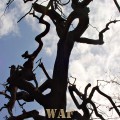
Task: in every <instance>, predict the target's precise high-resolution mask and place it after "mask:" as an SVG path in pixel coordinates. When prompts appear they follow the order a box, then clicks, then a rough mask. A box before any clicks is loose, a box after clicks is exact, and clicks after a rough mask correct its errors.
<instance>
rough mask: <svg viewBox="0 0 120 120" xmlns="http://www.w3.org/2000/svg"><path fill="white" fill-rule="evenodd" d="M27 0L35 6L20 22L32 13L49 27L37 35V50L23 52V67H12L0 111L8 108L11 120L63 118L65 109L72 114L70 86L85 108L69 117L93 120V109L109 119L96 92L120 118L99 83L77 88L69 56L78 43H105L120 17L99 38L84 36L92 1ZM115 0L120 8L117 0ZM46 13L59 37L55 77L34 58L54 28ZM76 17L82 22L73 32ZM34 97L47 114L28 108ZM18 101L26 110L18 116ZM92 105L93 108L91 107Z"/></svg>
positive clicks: (80, 107)
mask: <svg viewBox="0 0 120 120" xmlns="http://www.w3.org/2000/svg"><path fill="white" fill-rule="evenodd" d="M13 1H14V0H8V3H7V7H9V6H10V5H11V3H13ZM23 2H24V3H26V4H27V3H28V2H31V8H30V10H29V11H28V12H27V13H26V14H25V15H24V16H23V17H22V18H20V20H19V21H18V22H20V21H21V20H22V19H23V18H24V17H25V16H26V15H30V16H31V17H34V18H36V19H37V20H38V21H39V24H43V25H45V27H46V28H45V30H44V31H43V32H40V34H39V35H37V36H36V37H35V41H36V42H37V43H38V47H37V48H36V49H35V50H34V51H33V53H32V54H29V53H28V51H26V52H25V53H24V54H23V55H22V57H23V58H24V59H27V60H26V62H25V63H24V64H23V66H18V67H16V66H14V65H12V66H11V67H10V77H9V78H8V79H7V84H6V87H5V90H4V91H1V92H0V94H1V95H3V96H5V97H6V98H7V99H8V103H7V104H5V105H4V106H3V107H1V109H0V111H1V110H2V109H4V108H7V109H8V112H9V114H10V117H9V118H8V120H23V119H27V118H33V119H34V120H53V119H55V120H57V119H58V118H59V117H60V120H61V119H62V117H63V116H62V114H63V113H62V112H60V111H61V110H63V111H65V112H64V116H66V115H70V113H69V112H67V111H66V105H67V99H66V91H67V88H68V89H69V93H70V95H71V97H72V100H73V102H74V103H75V105H76V107H77V109H79V110H82V112H83V114H81V113H79V112H78V111H71V113H72V114H71V116H70V119H69V120H73V119H76V120H90V119H92V114H93V112H94V113H95V116H96V117H97V118H99V119H101V120H105V118H104V115H102V114H101V113H100V112H99V110H98V106H96V103H95V102H94V101H93V100H92V98H93V96H94V93H95V91H97V92H98V93H99V94H100V95H101V96H102V97H105V98H106V99H107V100H108V101H109V102H110V103H111V105H112V107H111V109H114V110H115V111H116V113H117V114H118V116H119V117H120V111H119V109H118V106H116V104H115V103H114V102H113V100H112V98H111V97H110V96H108V95H107V94H105V93H103V92H102V91H101V90H100V89H99V86H96V87H93V88H92V90H91V92H90V94H89V95H88V89H89V87H90V86H91V85H90V84H88V85H87V86H86V87H85V89H84V93H82V92H81V91H79V90H78V89H77V88H76V85H75V82H74V83H73V84H71V83H70V82H69V81H68V68H69V58H70V55H71V51H72V49H73V46H74V44H75V42H76V43H86V44H91V45H102V44H104V34H105V32H106V31H107V30H109V25H110V24H112V23H116V22H119V21H120V20H114V21H110V22H108V23H107V24H106V26H105V28H104V29H102V30H101V31H100V32H99V34H98V38H97V39H92V38H86V37H82V35H83V33H84V32H85V31H86V30H87V28H88V27H89V12H90V9H89V7H88V5H89V4H90V3H92V0H81V1H79V0H68V1H65V3H63V1H62V0H49V1H47V2H48V4H47V5H46V6H43V5H42V3H41V4H40V2H41V1H40V0H35V1H34V0H23ZM43 2H46V1H43ZM114 3H115V5H116V7H117V9H118V10H119V11H120V7H119V4H118V2H117V0H114ZM68 4H70V5H71V8H72V9H73V10H72V12H70V13H69V15H68V17H65V13H64V12H63V9H62V8H64V6H66V5H68ZM7 7H6V8H7ZM45 16H48V17H49V18H50V19H51V21H52V22H53V24H54V26H55V28H56V33H57V35H58V37H59V41H58V43H57V55H56V59H55V63H54V68H53V75H52V77H50V76H49V73H48V72H47V70H46V68H45V65H44V64H43V62H41V59H39V60H38V61H37V64H38V65H37V67H36V68H34V61H35V59H36V57H37V56H38V55H39V54H40V52H41V50H42V48H43V38H44V37H45V36H46V35H47V34H48V33H49V31H50V27H51V26H50V25H51V24H50V22H49V21H47V20H45V19H44V17H45ZM76 18H78V19H79V22H78V24H77V26H76V28H74V29H73V30H72V31H70V26H71V24H72V22H73V21H74V20H75V19H76ZM52 27H53V26H52ZM52 27H51V29H52ZM38 67H39V68H41V69H42V71H43V73H44V74H45V76H46V78H47V79H46V81H45V82H44V83H43V84H42V85H38V82H37V80H36V76H35V72H36V69H37V68H38ZM33 68H34V69H33ZM72 78H74V77H72ZM31 80H34V82H35V85H33V83H31V82H30V81H31ZM75 81H76V78H75ZM18 89H19V91H18ZM47 89H50V90H51V91H50V92H49V93H48V94H45V95H44V94H43V92H44V91H45V90H47ZM75 94H76V95H77V96H78V97H79V99H80V100H81V101H82V103H80V102H79V101H78V99H77V98H76V96H75ZM19 100H24V101H25V103H23V104H21V103H20V101H19ZM34 100H35V101H36V102H37V103H39V104H40V105H42V106H43V108H44V111H45V116H41V115H39V112H38V111H36V110H32V111H26V110H25V108H24V104H27V102H34ZM16 101H18V104H19V107H20V108H21V109H22V112H23V113H22V114H21V115H18V116H14V113H13V112H12V110H13V108H14V105H15V102H16ZM88 104H89V105H88ZM90 105H91V108H90V107H89V106H90ZM47 109H50V110H55V115H54V118H49V115H48V114H47ZM111 109H110V110H111ZM66 119H67V118H66Z"/></svg>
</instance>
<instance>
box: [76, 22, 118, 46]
mask: <svg viewBox="0 0 120 120" xmlns="http://www.w3.org/2000/svg"><path fill="white" fill-rule="evenodd" d="M119 21H120V20H113V21H110V22H108V23H107V24H106V27H105V28H104V29H102V30H101V31H100V32H99V39H97V40H94V39H89V38H85V37H84V38H83V37H81V38H75V41H76V42H80V43H87V44H93V45H102V44H103V43H104V41H103V33H105V32H106V31H107V30H109V29H110V28H109V25H110V24H112V23H116V22H119ZM75 37H76V36H75Z"/></svg>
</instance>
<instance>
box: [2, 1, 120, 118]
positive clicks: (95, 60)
mask: <svg viewBox="0 0 120 120" xmlns="http://www.w3.org/2000/svg"><path fill="white" fill-rule="evenodd" d="M6 1H7V0H1V1H0V16H1V17H0V83H3V82H5V81H6V79H7V77H8V76H9V68H8V67H9V66H10V65H12V64H15V65H18V64H19V65H22V64H23V63H24V62H25V60H24V59H23V58H21V55H22V54H23V53H24V52H25V51H26V50H28V51H29V52H30V53H31V52H33V51H34V50H35V49H36V47H37V45H38V44H37V43H36V42H35V40H34V38H35V36H36V35H38V34H39V33H41V32H42V31H43V30H44V26H42V25H39V24H38V21H37V20H36V19H35V18H32V17H31V16H27V17H26V18H25V19H23V20H22V21H21V22H20V23H18V24H17V21H18V20H19V19H20V17H22V16H23V15H24V14H25V13H26V12H27V11H29V9H30V6H31V3H27V4H24V3H23V1H20V0H19V1H18V0H17V1H15V2H14V4H11V6H10V7H9V9H8V10H7V11H6V12H5V15H3V13H4V10H5V7H6V6H5V5H6V4H5V3H6ZM41 2H42V1H41ZM118 3H119V4H120V1H118ZM89 7H90V14H89V16H90V25H89V28H88V29H87V31H86V32H85V33H84V34H83V36H85V37H88V38H93V39H98V31H100V30H102V29H103V28H104V27H105V25H106V23H107V22H109V21H110V20H115V19H117V20H120V14H119V12H118V10H117V8H116V6H115V4H114V2H113V0H93V2H91V3H90V5H89ZM63 11H64V12H65V13H66V16H68V15H69V13H70V11H71V9H70V7H69V5H67V6H66V7H65V8H64V9H63ZM45 19H47V20H48V19H49V18H48V17H45ZM76 24H77V21H76V22H74V26H75V25H76ZM51 26H52V27H51V30H50V33H49V34H48V35H47V36H46V37H44V38H43V42H44V47H43V49H42V52H41V53H40V54H39V56H38V57H37V59H36V61H37V60H38V59H39V58H41V57H42V60H43V63H44V65H45V67H46V69H47V70H48V72H49V74H50V75H51V76H52V69H53V65H54V61H55V56H56V52H54V51H56V44H57V42H58V40H59V38H58V37H57V35H56V32H55V27H53V24H52V22H51ZM94 27H96V28H97V30H98V31H97V30H96V29H95V28H94ZM119 28H120V22H118V23H116V24H111V25H110V30H109V31H107V32H106V33H105V34H104V41H105V43H104V45H102V46H98V45H96V46H95V45H87V44H79V43H77V44H75V45H74V49H73V51H72V54H71V57H70V65H69V76H73V77H75V78H77V81H76V85H77V88H78V89H79V90H80V91H84V88H85V86H86V85H87V84H88V83H92V87H94V86H95V85H97V80H106V81H110V80H111V79H112V80H116V81H117V82H119V83H120V79H119V77H120V66H119V65H120V52H119V51H120V39H119V38H120V30H119ZM71 29H73V28H72V27H71ZM35 66H36V64H35ZM36 73H37V79H38V81H39V84H41V83H43V82H44V80H45V79H46V78H45V76H44V74H43V72H42V71H41V70H40V69H39V68H38V69H37V70H36ZM70 81H71V82H73V81H74V80H73V79H70ZM104 84H105V85H106V86H105V87H104V86H103V85H104ZM100 88H101V90H102V91H104V92H105V93H107V94H108V95H111V96H114V98H116V97H118V96H119V93H120V89H119V87H118V86H117V85H116V84H106V83H104V82H102V83H101V86H100ZM0 90H3V87H2V86H0ZM95 95H96V97H94V101H96V102H98V101H99V102H101V103H103V104H104V105H109V102H107V101H106V100H105V99H104V98H101V96H98V95H97V94H95ZM67 96H68V100H67V101H68V105H67V109H68V110H73V108H74V109H76V107H75V105H74V104H73V101H72V100H71V98H70V96H69V93H67ZM0 101H1V102H0V107H1V106H3V104H4V103H7V100H5V99H4V97H1V96H0ZM103 101H104V102H103ZM115 101H117V100H116V99H115ZM25 106H26V108H27V109H28V110H30V109H31V108H32V109H34V108H37V109H39V111H40V112H43V111H42V108H41V106H39V105H38V104H31V103H29V104H28V105H25ZM29 106H30V107H29ZM104 110H105V112H106V113H107V111H108V109H107V108H106V106H105V107H104ZM19 112H21V110H18V109H17V104H16V107H15V109H14V113H15V114H16V115H17V114H18V113H19ZM113 112H114V111H113ZM6 114H7V111H6V110H3V111H2V112H1V113H0V118H1V120H2V119H3V117H4V116H5V115H6ZM108 114H109V115H111V114H112V112H111V113H110V112H109V113H108ZM114 116H116V117H118V116H117V115H115V113H114ZM115 120H116V119H115Z"/></svg>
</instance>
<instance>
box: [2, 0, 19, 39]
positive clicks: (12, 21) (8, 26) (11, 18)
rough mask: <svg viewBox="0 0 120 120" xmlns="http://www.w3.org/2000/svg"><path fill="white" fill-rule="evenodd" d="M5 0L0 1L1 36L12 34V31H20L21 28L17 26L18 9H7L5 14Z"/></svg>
mask: <svg viewBox="0 0 120 120" xmlns="http://www.w3.org/2000/svg"><path fill="white" fill-rule="evenodd" d="M5 7H6V4H5V1H4V2H3V1H0V16H1V18H0V28H1V29H0V37H2V36H4V35H7V34H10V33H18V31H19V29H18V26H17V16H18V15H17V14H18V13H17V9H16V8H13V9H11V10H9V12H8V9H7V10H6V12H5V14H4V11H5Z"/></svg>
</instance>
